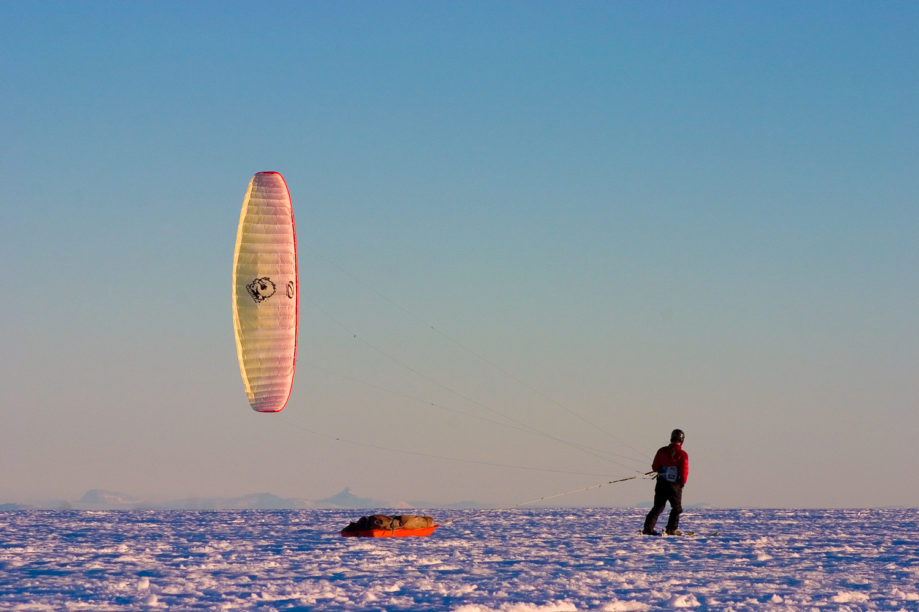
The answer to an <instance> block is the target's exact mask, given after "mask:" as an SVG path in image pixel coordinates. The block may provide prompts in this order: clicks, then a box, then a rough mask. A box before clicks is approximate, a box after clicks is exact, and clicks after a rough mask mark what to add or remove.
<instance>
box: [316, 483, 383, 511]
mask: <svg viewBox="0 0 919 612" xmlns="http://www.w3.org/2000/svg"><path fill="white" fill-rule="evenodd" d="M316 505H317V506H319V507H320V508H390V507H392V506H390V503H389V502H385V501H381V500H378V499H372V498H370V497H358V496H357V495H355V494H354V493H352V492H351V489H350V488H348V487H345V488H344V489H342V490H341V491H339V492H338V493H336V494H335V495H333V496H332V497H326V498H324V499H317V500H316Z"/></svg>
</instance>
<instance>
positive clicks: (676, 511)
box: [644, 477, 683, 531]
mask: <svg viewBox="0 0 919 612" xmlns="http://www.w3.org/2000/svg"><path fill="white" fill-rule="evenodd" d="M667 502H670V518H669V519H667V530H668V531H675V530H676V528H677V526H679V524H680V513H681V512H683V503H682V502H683V485H681V484H680V483H678V482H667V481H666V480H664V479H663V478H660V477H658V479H657V484H656V485H655V486H654V506H653V507H652V508H651V511H650V512H648V516H647V517H645V528H644V531H651V530H652V529H654V525H656V524H657V517H659V516H660V515H661V512H663V511H664V506H665V505H667Z"/></svg>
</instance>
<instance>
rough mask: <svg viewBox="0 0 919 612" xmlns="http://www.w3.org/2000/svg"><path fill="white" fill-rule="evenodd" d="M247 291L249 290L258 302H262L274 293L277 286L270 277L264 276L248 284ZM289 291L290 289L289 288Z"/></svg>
mask: <svg viewBox="0 0 919 612" xmlns="http://www.w3.org/2000/svg"><path fill="white" fill-rule="evenodd" d="M246 291H248V292H249V295H250V296H251V297H252V299H253V300H255V302H256V303H258V304H260V303H262V302H264V301H265V300H267V299H268V298H270V297H271V296H272V295H274V292H275V287H274V283H273V282H272V281H271V279H270V278H268V277H267V276H262V277H260V278H256V279H255V280H253V281H252V282H251V283H249V284H248V285H246ZM288 291H290V290H289V289H288Z"/></svg>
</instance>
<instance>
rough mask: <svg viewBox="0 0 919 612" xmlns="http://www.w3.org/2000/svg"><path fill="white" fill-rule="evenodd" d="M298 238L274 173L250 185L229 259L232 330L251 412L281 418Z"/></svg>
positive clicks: (295, 299)
mask: <svg viewBox="0 0 919 612" xmlns="http://www.w3.org/2000/svg"><path fill="white" fill-rule="evenodd" d="M299 299H300V296H299V284H298V280H297V235H296V229H295V226H294V214H293V208H292V207H291V201H290V191H289V190H288V189H287V183H286V182H285V181H284V177H283V176H281V174H280V173H279V172H259V173H257V174H255V176H253V177H252V180H251V181H249V189H248V190H247V191H246V197H245V199H244V200H243V207H242V212H241V213H240V215H239V229H238V230H237V232H236V250H235V253H234V255H233V329H234V331H235V333H236V354H237V357H239V370H240V373H241V374H242V378H243V385H244V386H245V388H246V395H247V396H248V398H249V404H251V406H252V409H253V410H256V411H258V412H280V411H281V410H283V409H284V406H285V405H286V404H287V400H288V398H289V397H290V391H291V388H292V386H293V381H294V368H295V366H296V362H297V314H298V306H299Z"/></svg>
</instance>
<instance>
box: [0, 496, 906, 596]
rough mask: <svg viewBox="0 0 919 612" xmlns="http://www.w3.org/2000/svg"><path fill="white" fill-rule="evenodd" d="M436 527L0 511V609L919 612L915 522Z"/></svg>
mask: <svg viewBox="0 0 919 612" xmlns="http://www.w3.org/2000/svg"><path fill="white" fill-rule="evenodd" d="M364 513H370V511H367V512H364ZM428 514H431V515H432V516H434V517H435V518H436V519H438V520H439V521H440V522H442V523H443V522H445V521H447V520H449V519H456V520H455V521H454V522H452V523H448V524H444V525H443V526H442V527H441V528H440V529H438V530H437V531H436V532H435V533H434V534H433V535H432V536H430V537H427V538H387V539H364V538H342V537H340V536H339V534H338V532H339V530H340V529H341V528H342V527H344V526H345V525H347V524H348V522H349V521H350V520H351V519H354V518H357V516H358V515H359V513H356V512H355V511H354V510H347V511H344V510H293V511H290V510H288V511H251V510H250V511H219V512H195V511H104V512H102V511H99V512H97V511H65V512H55V511H35V510H33V511H13V512H0V608H3V609H12V610H65V609H72V610H138V609H156V608H163V609H166V608H169V609H182V610H189V609H234V610H236V609H253V610H275V609H287V610H289V609H304V610H453V611H456V612H487V611H489V610H501V611H506V612H511V611H514V612H550V611H567V610H603V611H641V610H661V609H667V610H673V609H682V608H689V609H697V610H707V609H711V610H750V609H756V610H801V609H826V610H847V609H848V610H866V609H867V610H874V609H876V610H919V511H917V510H907V509H889V510H711V509H704V510H693V511H688V512H686V513H685V514H684V517H683V521H682V523H681V527H683V528H684V529H693V530H695V531H696V532H697V533H698V534H702V535H697V536H695V537H682V538H679V537H664V538H655V537H648V536H640V535H638V529H639V526H640V524H641V522H642V519H643V516H644V511H642V510H638V509H536V510H529V509H526V510H520V509H517V510H500V511H489V512H482V511H480V512H475V511H468V510H463V511H460V510H450V511H429V512H428ZM664 518H666V515H665V516H664V517H662V520H663V519H664ZM716 531H717V535H711V534H712V533H713V532H716ZM705 534H708V535H705Z"/></svg>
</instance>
